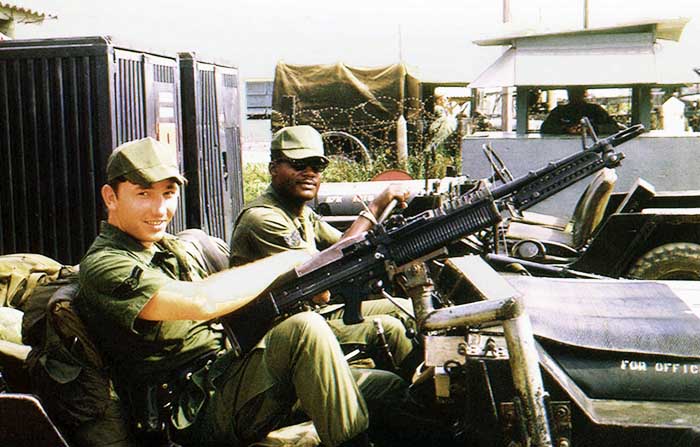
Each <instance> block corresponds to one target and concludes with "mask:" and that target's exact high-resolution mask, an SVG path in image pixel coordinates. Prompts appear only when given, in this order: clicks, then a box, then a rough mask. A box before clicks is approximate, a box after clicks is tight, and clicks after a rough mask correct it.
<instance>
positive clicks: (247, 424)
mask: <svg viewBox="0 0 700 447" xmlns="http://www.w3.org/2000/svg"><path fill="white" fill-rule="evenodd" d="M107 177H108V184H107V185H104V186H103V187H102V190H101V193H102V198H103V200H104V202H105V205H106V207H107V212H108V218H107V221H106V222H103V223H102V225H101V229H100V234H99V236H98V237H97V238H96V240H95V241H94V243H93V244H92V246H91V247H90V249H89V250H88V252H87V253H86V255H85V256H84V258H83V259H82V262H81V264H80V287H81V292H80V295H79V297H78V298H77V299H76V303H75V304H76V307H77V310H78V311H79V313H80V315H81V317H82V318H83V319H84V320H85V322H86V324H87V326H88V327H89V329H90V331H91V333H92V334H93V335H94V337H95V338H96V340H97V342H98V346H100V348H101V350H102V351H103V352H104V354H105V357H106V358H107V359H108V361H109V364H110V367H111V368H112V373H113V376H114V379H115V382H116V384H117V388H118V390H120V395H121V396H124V395H125V394H126V395H128V396H130V398H129V399H128V401H129V402H128V405H129V410H130V411H131V412H132V414H135V415H141V414H147V415H150V414H151V413H149V412H148V411H147V410H148V409H149V408H151V407H150V406H149V405H139V404H138V402H140V401H144V402H148V399H146V398H145V397H146V396H156V395H159V397H158V399H157V400H158V402H159V404H160V405H161V406H162V405H163V404H164V403H165V401H168V402H169V403H170V408H171V410H170V413H169V414H168V415H167V418H166V419H167V420H168V421H169V424H168V425H171V427H172V428H173V430H172V433H171V437H172V438H173V439H174V440H175V441H176V442H180V443H184V444H187V445H220V444H224V445H245V444H247V443H250V442H253V441H256V440H259V439H261V438H262V437H264V436H265V435H266V434H267V433H268V432H269V431H271V430H274V429H275V428H277V427H279V426H280V425H282V424H284V423H286V422H287V418H288V417H289V415H290V413H291V408H292V406H293V405H294V404H295V402H296V401H297V399H298V400H299V402H300V405H301V408H302V409H303V411H304V412H305V413H306V414H307V415H308V416H309V417H310V418H311V419H312V421H313V423H314V425H315V427H316V429H317V431H318V434H319V436H320V438H321V440H322V442H323V444H324V445H327V446H331V447H332V446H337V445H366V443H367V435H366V433H367V429H368V424H369V417H370V416H371V417H372V421H373V426H376V427H378V428H381V427H382V426H384V425H386V426H387V427H389V426H390V425H391V421H390V419H387V420H383V419H382V416H383V415H384V414H386V411H385V407H386V405H388V403H390V402H392V399H393V398H394V397H395V396H401V395H402V393H404V391H405V383H404V382H403V381H402V380H401V379H400V378H399V377H398V376H396V375H395V374H391V373H388V372H385V371H374V370H351V369H350V368H349V367H348V364H347V362H346V361H345V359H344V357H343V354H342V351H341V349H340V346H339V344H338V342H337V340H336V339H335V337H334V336H333V333H332V332H331V330H330V328H329V327H328V325H327V324H326V322H325V321H324V319H323V318H322V317H321V316H319V315H318V314H316V313H313V312H303V313H299V314H297V315H294V316H292V317H290V318H288V319H286V320H284V321H282V322H281V323H279V324H278V325H276V326H275V327H274V328H273V329H271V330H270V331H268V332H267V334H266V335H265V337H264V338H263V339H262V340H261V341H260V342H259V344H258V345H257V346H256V348H255V349H253V350H252V351H251V352H250V353H248V354H246V355H243V356H238V355H237V354H236V353H235V352H234V351H231V350H226V349H225V345H226V344H225V338H224V334H223V333H222V330H221V329H220V328H217V327H216V326H215V325H211V324H209V322H208V321H209V320H212V319H213V318H216V317H218V316H221V315H224V314H227V313H230V312H235V311H236V310H237V309H238V308H240V307H242V306H244V305H246V304H247V303H248V302H250V301H251V300H253V299H254V297H255V296H257V295H258V294H259V293H261V292H262V291H263V290H264V289H265V288H266V287H267V286H268V285H269V284H270V283H271V281H272V280H273V279H274V278H275V277H277V276H278V275H279V274H281V273H283V272H285V271H287V270H289V269H290V268H291V267H293V266H294V265H296V264H298V263H299V262H302V261H304V260H306V259H307V258H308V257H309V254H308V253H307V252H306V251H304V250H295V251H286V252H284V253H280V254H278V255H275V256H272V257H268V258H266V259H263V260H260V261H258V262H255V263H251V264H248V265H246V266H242V267H236V268H232V269H229V270H226V271H223V272H219V273H217V274H214V275H212V276H207V273H206V271H205V268H204V266H205V264H204V261H203V258H202V254H201V253H200V252H199V251H198V250H197V249H196V248H195V246H194V245H193V244H189V243H186V242H185V241H181V240H179V239H178V238H176V237H174V236H171V235H169V234H168V233H166V227H167V225H168V223H169V222H170V220H171V219H172V217H173V215H174V212H175V209H176V207H177V203H178V195H179V194H180V187H181V186H182V185H183V184H184V183H185V179H184V178H183V177H182V175H181V174H180V172H179V170H178V167H177V161H176V155H175V153H174V151H173V150H172V149H171V148H170V147H169V146H166V145H163V144H161V143H159V142H158V141H156V140H153V139H151V138H146V139H142V140H137V141H133V142H130V143H126V144H123V145H122V146H120V147H118V148H117V149H115V151H114V152H113V153H112V154H111V156H110V158H109V160H108V164H107ZM320 298H322V297H320ZM312 371H313V373H310V372H312ZM359 379H361V380H359ZM375 415H376V416H377V419H375ZM161 416H162V415H161ZM137 421H138V422H139V423H141V424H142V425H141V428H143V427H144V426H148V421H149V419H148V417H145V418H144V419H141V418H137ZM375 421H376V424H375ZM144 424H145V425H144ZM156 426H157V424H156Z"/></svg>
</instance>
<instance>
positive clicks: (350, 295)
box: [222, 125, 644, 352]
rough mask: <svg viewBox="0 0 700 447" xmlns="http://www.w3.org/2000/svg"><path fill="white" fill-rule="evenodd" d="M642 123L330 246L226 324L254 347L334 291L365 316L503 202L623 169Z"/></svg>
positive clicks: (493, 218)
mask: <svg viewBox="0 0 700 447" xmlns="http://www.w3.org/2000/svg"><path fill="white" fill-rule="evenodd" d="M643 130H644V127H643V126H641V125H637V126H634V127H631V128H628V129H625V130H623V131H621V132H618V133H617V134H615V135H612V136H610V137H608V138H606V139H603V140H598V141H596V142H595V143H594V144H592V145H591V146H590V147H587V148H585V149H584V150H583V151H582V152H579V153H576V154H573V155H571V156H569V157H567V158H564V159H562V160H559V161H556V162H552V163H549V164H548V165H547V166H545V167H543V168H541V169H539V170H537V171H532V172H529V173H528V174H526V175H524V176H522V177H519V178H517V179H515V180H513V181H512V182H509V183H507V184H505V185H502V186H500V187H497V188H494V189H493V190H490V191H489V190H488V189H484V190H481V191H477V192H475V193H471V194H467V195H464V196H462V197H460V198H458V199H456V200H454V201H452V202H450V203H447V204H445V205H443V206H442V207H440V208H436V209H433V210H428V211H425V212H423V213H422V214H419V215H417V216H414V217H411V218H408V219H405V218H402V217H398V218H393V219H390V221H389V223H388V224H387V225H386V226H384V225H377V226H375V227H374V228H373V229H372V230H370V231H368V232H367V233H365V234H362V235H358V236H356V237H354V238H349V239H346V240H344V241H341V242H339V243H338V244H335V245H334V246H332V247H330V248H328V249H327V250H324V251H323V252H321V253H319V254H318V255H317V256H315V257H314V258H312V259H311V260H310V261H308V262H307V263H305V264H303V265H301V266H300V267H297V268H296V269H295V270H294V271H293V272H292V273H290V274H289V275H283V276H284V277H282V278H280V279H279V280H278V281H276V282H275V283H274V284H272V285H271V286H270V288H269V289H268V291H266V292H265V293H263V294H262V295H260V296H259V297H258V298H256V299H255V300H254V301H252V302H251V303H250V304H248V305H247V306H245V307H243V308H242V309H239V310H237V311H235V312H233V313H231V314H229V315H227V316H226V317H223V318H222V322H223V323H224V324H225V325H226V326H227V328H228V329H229V332H234V333H235V335H236V341H237V343H238V345H239V346H240V348H241V350H242V351H243V352H247V351H248V350H250V349H252V348H253V346H255V344H256V343H257V342H258V341H259V340H260V339H261V338H262V337H263V336H264V334H265V333H266V332H267V330H268V329H269V328H270V325H271V324H272V321H273V320H274V319H275V318H280V317H284V316H286V315H288V314H290V313H294V312H296V311H299V310H304V309H308V308H309V301H308V300H309V298H311V297H313V296H314V295H316V294H318V293H321V292H323V291H325V290H329V291H330V292H331V294H332V295H333V296H337V295H340V296H342V297H343V300H344V301H345V311H344V315H343V320H344V321H345V323H346V324H354V323H359V322H361V321H363V318H362V314H361V303H362V299H363V298H364V297H365V296H367V295H368V294H369V293H370V292H372V291H374V290H376V289H378V288H379V289H380V288H381V286H382V284H383V282H384V281H386V280H387V279H389V276H390V272H392V271H394V270H395V268H396V266H403V265H405V264H408V263H410V262H413V261H415V260H416V259H420V258H424V257H426V256H429V255H432V254H433V253H435V252H437V251H439V250H440V249H444V248H445V247H447V246H449V245H450V244H451V243H453V242H456V241H458V240H459V239H461V238H463V237H465V236H468V235H470V234H473V233H475V232H478V231H481V230H484V229H488V228H491V227H492V226H493V225H495V224H496V223H498V222H500V221H501V219H502V218H501V213H500V212H499V209H498V205H497V204H498V203H499V201H500V202H502V201H505V200H508V201H510V203H512V204H513V205H515V206H516V207H517V208H520V209H523V208H527V207H529V206H532V205H534V204H535V203H538V202H540V201H542V200H544V199H546V198H548V197H550V196H551V195H553V194H555V193H556V192H558V191H560V190H562V189H564V188H566V187H567V186H569V185H571V184H573V183H574V182H576V181H578V180H581V179H582V178H584V177H586V176H588V175H591V174H593V173H594V172H596V171H598V170H599V169H602V168H603V167H606V166H607V167H613V166H617V165H618V164H619V163H620V161H621V160H622V159H623V158H624V156H623V154H622V153H615V152H614V150H613V148H614V147H615V146H617V145H619V144H621V143H623V142H625V141H627V140H629V139H631V138H634V137H636V136H637V135H639V134H640V133H642V132H643Z"/></svg>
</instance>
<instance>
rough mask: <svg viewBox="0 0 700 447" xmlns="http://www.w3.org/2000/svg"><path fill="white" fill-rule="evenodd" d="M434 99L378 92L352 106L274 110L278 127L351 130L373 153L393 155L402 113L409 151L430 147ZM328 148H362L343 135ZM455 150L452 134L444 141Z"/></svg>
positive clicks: (353, 153) (355, 153) (354, 152)
mask: <svg viewBox="0 0 700 447" xmlns="http://www.w3.org/2000/svg"><path fill="white" fill-rule="evenodd" d="M431 104H432V101H431V100H427V99H425V100H423V99H420V98H416V97H407V98H403V99H397V98H394V97H390V96H377V97H375V98H374V99H372V100H368V101H365V102H362V103H359V104H356V105H354V106H351V107H339V106H327V107H322V108H299V107H297V108H296V110H295V111H294V116H291V115H290V114H289V113H283V112H282V111H279V110H272V123H273V127H274V128H275V129H277V128H281V127H284V126H290V125H293V124H308V125H310V126H313V127H314V128H316V129H317V130H318V131H319V132H321V133H324V132H328V131H341V132H347V133H349V134H351V135H353V136H355V137H357V138H359V139H360V140H361V141H362V142H363V143H364V144H365V146H366V147H367V149H368V150H369V152H370V154H372V156H377V155H379V154H382V155H384V156H388V157H389V158H391V157H395V154H396V134H397V123H398V120H399V118H400V117H401V115H403V116H404V119H405V120H406V131H407V140H408V152H409V154H416V153H418V152H422V151H424V150H425V149H426V147H427V145H428V144H429V143H430V142H431V140H432V139H433V138H434V136H435V135H433V133H431V130H430V125H431V123H433V122H434V121H435V120H436V119H438V118H440V115H439V114H436V113H435V112H433V111H431V110H430V109H431V108H432V107H431ZM329 141H330V142H331V143H330V144H327V146H329V147H327V148H326V149H327V151H329V152H331V153H343V154H345V155H347V156H350V157H355V158H358V157H359V156H360V153H359V149H358V148H354V147H352V144H350V143H349V142H348V141H343V140H342V139H340V138H337V139H334V138H333V137H331V138H330V139H329ZM443 145H444V148H445V149H446V150H447V151H448V152H449V153H451V154H453V155H454V154H459V138H457V136H456V132H455V135H450V137H448V138H447V139H446V140H444V142H443Z"/></svg>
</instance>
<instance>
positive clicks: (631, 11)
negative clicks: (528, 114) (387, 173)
mask: <svg viewBox="0 0 700 447" xmlns="http://www.w3.org/2000/svg"><path fill="white" fill-rule="evenodd" d="M14 2H15V3H16V4H20V5H24V6H29V7H32V8H35V9H40V10H43V11H47V12H50V13H53V14H56V15H57V16H58V19H57V20H50V21H47V22H45V23H44V24H42V25H38V26H37V25H23V26H18V27H17V33H16V34H17V36H16V37H17V38H39V37H58V36H65V37H67V36H85V35H111V36H113V37H114V38H116V39H117V40H118V41H121V42H127V43H129V45H130V46H133V47H134V48H136V49H138V48H139V47H140V48H144V49H155V50H158V51H165V52H175V51H195V52H197V53H198V54H199V55H200V57H201V58H217V59H223V60H226V61H229V62H230V63H232V64H233V65H236V66H238V67H239V70H240V73H241V77H242V78H243V79H251V78H263V79H265V78H268V79H271V78H272V77H273V75H274V67H275V64H276V63H277V62H278V61H284V62H287V63H290V64H325V63H335V62H339V61H341V62H345V63H347V64H349V65H353V66H361V67H374V66H382V65H388V64H392V63H396V62H399V61H403V62H405V63H407V64H408V65H409V66H410V67H412V69H413V71H414V72H415V73H416V75H417V76H418V77H419V79H421V80H429V81H445V82H449V81H462V82H465V81H469V80H471V79H474V78H475V77H476V76H477V75H478V74H479V73H481V72H482V71H483V70H485V69H486V68H487V67H488V66H489V65H490V64H491V63H492V62H493V61H495V59H496V58H497V57H498V56H499V55H500V53H501V52H502V51H503V48H501V47H479V46H476V45H475V44H473V43H472V42H473V40H475V39H480V38H485V37H496V36H498V35H502V34H503V33H504V30H505V29H507V28H520V29H523V28H526V29H546V30H560V29H576V28H581V27H582V24H583V5H584V0H509V3H510V10H511V21H512V22H511V24H510V25H503V24H502V22H503V4H504V0H442V1H435V0H433V1H418V0H352V1H347V0H343V1H337V0H189V1H183V0H118V1H117V0H111V1H108V0H14ZM588 2H589V11H590V15H589V22H590V26H591V27H597V26H606V25H612V24H615V23H620V22H628V21H633V20H637V19H644V18H669V17H677V16H684V17H689V18H691V21H690V23H689V24H688V26H687V27H686V30H685V32H684V35H683V37H682V40H681V41H682V43H683V45H685V46H686V47H687V48H688V51H687V52H686V54H691V55H694V56H695V55H697V57H698V59H699V60H698V62H699V63H700V1H698V0H665V1H663V2H662V1H659V0H588Z"/></svg>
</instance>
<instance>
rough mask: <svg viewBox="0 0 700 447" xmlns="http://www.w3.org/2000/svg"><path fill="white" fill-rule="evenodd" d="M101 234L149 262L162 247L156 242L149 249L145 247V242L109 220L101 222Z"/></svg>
mask: <svg viewBox="0 0 700 447" xmlns="http://www.w3.org/2000/svg"><path fill="white" fill-rule="evenodd" d="M100 234H101V235H103V236H104V237H106V238H108V239H110V240H112V241H113V242H114V243H115V244H117V245H119V246H121V247H122V248H124V249H126V250H128V251H130V252H132V253H135V254H137V255H138V256H139V257H141V259H143V260H144V261H145V262H147V263H150V262H151V260H152V259H153V255H154V254H155V253H156V252H157V251H158V250H160V248H155V247H156V244H154V248H150V249H149V248H146V247H144V246H143V244H141V242H139V241H138V240H136V239H134V238H133V237H132V236H130V235H129V234H128V233H125V232H123V231H122V230H120V229H119V228H117V227H115V226H114V225H112V224H110V223H109V222H107V221H103V222H102V223H101V225H100ZM166 236H169V235H166Z"/></svg>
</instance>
